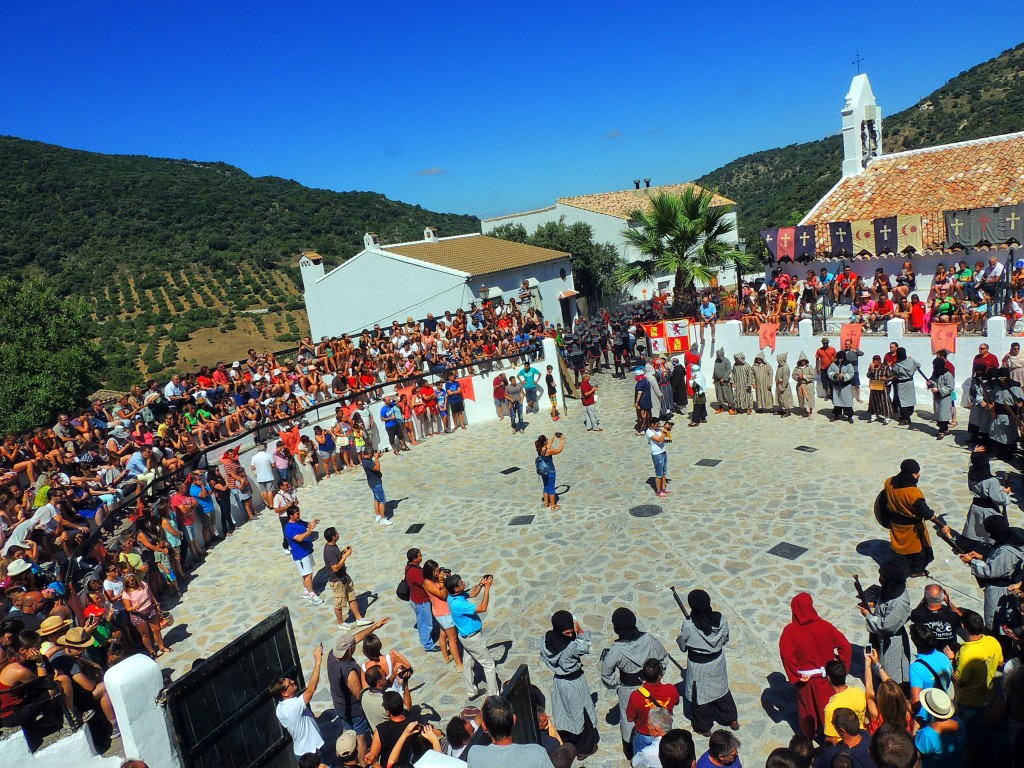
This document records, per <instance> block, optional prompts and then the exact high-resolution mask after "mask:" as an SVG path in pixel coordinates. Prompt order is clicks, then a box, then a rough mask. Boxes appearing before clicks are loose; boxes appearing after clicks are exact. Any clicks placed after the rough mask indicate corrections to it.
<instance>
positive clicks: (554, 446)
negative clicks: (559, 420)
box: [535, 432, 565, 509]
mask: <svg viewBox="0 0 1024 768" xmlns="http://www.w3.org/2000/svg"><path fill="white" fill-rule="evenodd" d="M535 445H536V448H537V459H536V464H537V474H538V475H540V479H541V480H542V481H543V483H544V498H543V501H544V506H545V507H547V508H548V509H558V508H559V507H558V503H557V502H558V496H557V494H556V493H555V460H554V458H553V457H554V456H555V455H556V454H559V453H561V452H562V449H563V448H565V435H563V434H562V433H561V432H555V437H554V439H553V440H550V441H549V440H548V439H547V437H546V436H545V435H541V436H540V437H538V438H537V442H536V444H535Z"/></svg>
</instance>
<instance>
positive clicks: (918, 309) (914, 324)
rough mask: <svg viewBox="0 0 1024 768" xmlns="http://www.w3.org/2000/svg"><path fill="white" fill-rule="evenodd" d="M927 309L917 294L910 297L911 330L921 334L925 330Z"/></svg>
mask: <svg viewBox="0 0 1024 768" xmlns="http://www.w3.org/2000/svg"><path fill="white" fill-rule="evenodd" d="M926 309H927V308H926V307H925V305H924V302H923V301H921V300H920V299H919V298H918V297H917V294H916V293H915V294H913V295H912V296H911V297H910V330H912V331H914V332H915V333H920V332H921V331H923V330H924V314H925V310H926Z"/></svg>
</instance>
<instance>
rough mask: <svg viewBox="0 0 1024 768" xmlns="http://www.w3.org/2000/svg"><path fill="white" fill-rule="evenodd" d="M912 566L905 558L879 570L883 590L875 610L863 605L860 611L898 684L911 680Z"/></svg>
mask: <svg viewBox="0 0 1024 768" xmlns="http://www.w3.org/2000/svg"><path fill="white" fill-rule="evenodd" d="M909 571H910V567H909V566H908V565H907V561H906V559H904V558H902V557H900V558H897V559H895V560H890V561H889V562H887V563H885V564H883V565H882V567H880V568H879V569H878V579H879V581H880V582H881V586H882V589H881V592H880V593H879V595H878V603H877V604H876V605H875V606H874V608H873V610H868V609H867V608H865V607H864V606H860V612H861V613H862V614H863V615H864V620H865V621H866V622H867V627H868V633H869V634H874V635H876V636H877V637H878V642H879V645H880V646H881V647H880V648H879V651H878V657H879V660H880V661H881V662H882V667H884V668H885V671H886V672H888V673H889V677H891V678H892V679H893V680H895V681H896V682H897V683H901V684H902V683H906V682H908V681H909V680H910V637H909V636H908V635H907V628H906V625H907V622H908V621H909V620H910V594H909V593H908V592H907V576H908V573H909Z"/></svg>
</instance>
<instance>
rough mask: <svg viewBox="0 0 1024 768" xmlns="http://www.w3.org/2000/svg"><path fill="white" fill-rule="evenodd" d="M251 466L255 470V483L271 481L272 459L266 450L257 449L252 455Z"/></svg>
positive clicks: (273, 477)
mask: <svg viewBox="0 0 1024 768" xmlns="http://www.w3.org/2000/svg"><path fill="white" fill-rule="evenodd" d="M252 468H253V469H254V470H256V482H257V483H272V482H274V481H275V480H276V479H277V478H276V477H275V476H274V459H273V458H272V457H271V456H270V454H269V453H267V452H266V451H257V452H256V453H254V454H253V457H252Z"/></svg>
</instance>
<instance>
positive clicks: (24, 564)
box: [7, 560, 32, 576]
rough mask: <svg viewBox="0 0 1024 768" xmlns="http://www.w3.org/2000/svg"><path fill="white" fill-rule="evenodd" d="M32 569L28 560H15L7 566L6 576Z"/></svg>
mask: <svg viewBox="0 0 1024 768" xmlns="http://www.w3.org/2000/svg"><path fill="white" fill-rule="evenodd" d="M31 570H32V564H31V563H30V562H29V561H28V560H15V561H14V562H12V563H11V564H10V565H8V566H7V575H8V576H17V575H18V574H21V573H25V572H26V571H31Z"/></svg>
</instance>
